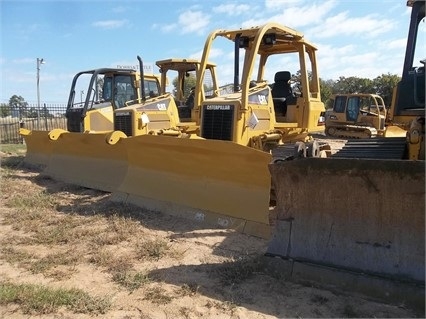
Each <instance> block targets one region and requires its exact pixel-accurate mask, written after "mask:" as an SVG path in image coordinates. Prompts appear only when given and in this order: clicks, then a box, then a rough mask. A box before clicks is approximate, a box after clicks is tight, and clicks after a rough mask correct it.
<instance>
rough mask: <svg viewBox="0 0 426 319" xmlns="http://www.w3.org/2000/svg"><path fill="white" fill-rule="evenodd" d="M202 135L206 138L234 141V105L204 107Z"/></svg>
mask: <svg viewBox="0 0 426 319" xmlns="http://www.w3.org/2000/svg"><path fill="white" fill-rule="evenodd" d="M202 123H203V124H202V130H201V136H202V137H204V138H206V139H212V140H223V141H232V133H233V125H234V105H224V106H223V107H222V108H221V107H220V106H216V105H214V106H210V105H205V106H204V107H203V120H202Z"/></svg>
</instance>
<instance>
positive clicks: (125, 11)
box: [0, 0, 426, 103]
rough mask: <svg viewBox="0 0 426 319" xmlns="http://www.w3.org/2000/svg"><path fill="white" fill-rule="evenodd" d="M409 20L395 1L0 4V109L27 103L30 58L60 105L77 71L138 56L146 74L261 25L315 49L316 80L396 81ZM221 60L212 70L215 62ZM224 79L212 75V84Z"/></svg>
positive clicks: (420, 54)
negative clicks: (209, 42) (210, 40)
mask: <svg viewBox="0 0 426 319" xmlns="http://www.w3.org/2000/svg"><path fill="white" fill-rule="evenodd" d="M409 17H410V9H409V8H408V7H407V6H406V1H405V0H374V1H371V0H321V1H320V0H318V1H315V0H244V1H240V0H235V1H234V0H198V1H195V0H171V1H169V0H156V1H154V0H121V1H100V0H89V1H70V0H68V1H66V0H58V1H53V0H50V1H37V0H28V1H20V0H0V23H1V24H0V27H1V29H0V32H1V34H0V36H1V37H0V38H1V40H0V41H1V46H0V73H1V78H0V102H1V103H7V102H8V100H9V98H10V97H11V96H12V95H20V96H22V97H23V98H24V99H25V100H26V101H27V102H30V103H32V102H34V103H35V102H36V101H37V58H40V59H41V58H43V60H44V61H45V63H44V64H41V65H40V73H39V76H40V83H39V85H40V100H41V102H42V103H66V102H67V100H68V94H69V89H70V86H71V81H72V78H73V76H74V75H75V74H76V73H77V72H79V71H83V70H90V69H95V68H100V67H117V66H128V65H130V66H133V65H137V63H138V62H137V58H136V57H137V55H140V56H141V57H142V58H143V60H144V63H145V64H146V65H147V66H151V68H152V70H153V72H154V73H156V72H157V71H158V69H157V68H156V67H155V65H154V63H155V61H157V60H163V59H168V58H198V59H199V58H201V54H202V50H203V47H204V43H205V40H206V38H207V36H208V34H209V33H210V32H211V31H213V30H216V29H237V28H246V27H252V26H257V25H262V24H264V23H267V22H276V23H279V24H282V25H284V26H287V27H290V28H293V29H296V30H297V31H299V32H302V33H303V34H304V36H305V38H306V39H307V40H308V41H309V42H310V43H313V44H314V45H315V46H316V47H317V48H318V52H317V59H318V68H319V75H320V77H321V78H322V79H324V80H328V79H332V80H336V79H338V78H339V77H340V76H345V77H349V76H356V77H360V78H370V79H374V78H375V77H377V76H380V75H382V74H388V73H390V74H397V75H398V76H400V75H401V72H402V65H403V58H404V53H405V45H406V36H407V32H408V25H409ZM420 28H421V30H422V31H420V32H421V33H419V34H421V36H420V37H419V39H418V46H417V47H418V48H419V49H420V50H419V49H417V52H416V58H417V60H420V59H424V58H426V46H425V43H426V41H425V34H426V32H424V31H425V22H424V21H423V22H421V27H420ZM218 52H219V51H218ZM226 53H227V52H225V51H222V52H221V53H220V54H215V55H212V62H214V63H216V64H217V65H221V63H225V62H224V59H226V57H227V54H226ZM231 53H232V52H231ZM290 71H291V72H292V73H296V72H297V70H290ZM230 76H231V75H230V74H229V72H228V73H226V72H223V73H220V72H219V73H218V78H219V84H227V83H231V82H232V80H233V79H232V77H230ZM267 80H268V81H271V83H272V82H273V79H271V78H268V79H267Z"/></svg>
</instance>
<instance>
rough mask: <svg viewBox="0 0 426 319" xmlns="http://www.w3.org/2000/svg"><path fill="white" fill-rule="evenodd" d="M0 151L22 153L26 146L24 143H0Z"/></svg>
mask: <svg viewBox="0 0 426 319" xmlns="http://www.w3.org/2000/svg"><path fill="white" fill-rule="evenodd" d="M0 151H2V152H4V153H12V154H21V155H23V154H25V152H26V151H27V146H26V145H25V144H0Z"/></svg>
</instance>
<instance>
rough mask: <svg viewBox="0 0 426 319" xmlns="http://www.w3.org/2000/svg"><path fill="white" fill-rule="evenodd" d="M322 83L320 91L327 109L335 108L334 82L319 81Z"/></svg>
mask: <svg viewBox="0 0 426 319" xmlns="http://www.w3.org/2000/svg"><path fill="white" fill-rule="evenodd" d="M319 82H320V89H321V101H322V102H323V103H324V105H325V108H326V109H328V108H331V107H333V104H332V102H333V100H332V95H333V87H334V81H333V80H325V81H324V80H323V79H321V78H320V79H319Z"/></svg>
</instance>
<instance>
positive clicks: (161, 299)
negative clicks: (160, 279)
mask: <svg viewBox="0 0 426 319" xmlns="http://www.w3.org/2000/svg"><path fill="white" fill-rule="evenodd" d="M143 299H145V300H149V301H151V302H152V303H155V304H158V305H166V304H168V303H170V302H171V301H172V300H173V297H172V296H170V295H168V294H167V293H166V290H165V289H164V288H161V287H153V288H148V289H147V290H146V292H145V297H144V298H143Z"/></svg>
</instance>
